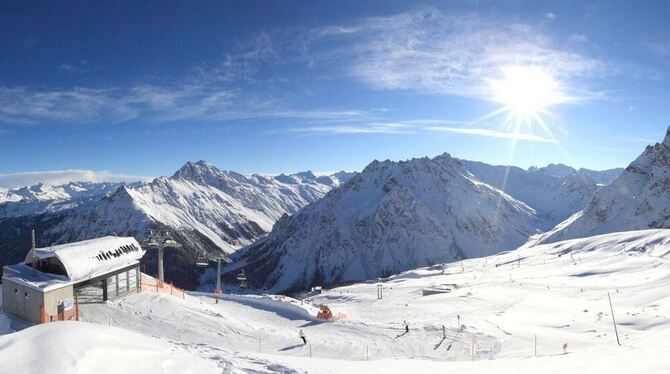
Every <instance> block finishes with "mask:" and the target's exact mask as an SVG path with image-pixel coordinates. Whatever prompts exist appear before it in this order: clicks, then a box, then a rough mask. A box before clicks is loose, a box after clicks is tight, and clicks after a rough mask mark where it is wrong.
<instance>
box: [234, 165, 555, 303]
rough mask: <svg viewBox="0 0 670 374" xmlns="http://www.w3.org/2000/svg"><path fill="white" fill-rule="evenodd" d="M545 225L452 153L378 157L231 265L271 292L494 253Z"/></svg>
mask: <svg viewBox="0 0 670 374" xmlns="http://www.w3.org/2000/svg"><path fill="white" fill-rule="evenodd" d="M545 227H546V222H543V221H542V220H541V219H540V218H539V217H538V216H537V215H536V213H535V211H534V210H533V209H532V208H530V207H529V206H527V205H526V204H524V203H522V202H519V201H517V200H515V199H514V198H512V197H510V196H509V195H507V194H504V193H503V192H501V191H500V190H498V189H496V188H494V187H491V186H489V185H487V184H485V183H483V182H481V181H479V180H478V179H477V178H475V177H474V176H473V175H472V174H470V173H469V172H468V171H466V170H465V169H464V168H463V166H462V164H461V162H460V161H459V160H457V159H454V158H452V157H451V156H449V155H448V154H446V153H445V154H443V155H441V156H438V157H435V158H433V159H428V158H422V159H413V160H410V161H404V162H391V161H384V162H378V161H374V162H373V163H371V164H370V165H368V166H367V167H366V168H365V170H363V172H361V173H360V174H359V175H357V176H356V177H354V178H353V179H352V180H350V181H349V182H348V183H346V184H344V185H343V186H341V187H340V188H338V189H336V190H333V191H331V192H330V193H329V194H328V195H326V197H325V198H323V199H322V200H319V201H317V202H316V203H313V204H310V205H309V206H307V207H306V208H304V209H303V210H301V211H300V212H299V213H298V214H296V215H294V216H291V217H283V218H282V219H281V220H279V221H278V222H277V224H276V225H275V227H274V229H273V231H272V233H271V234H270V235H269V236H268V237H266V238H264V239H261V240H259V241H258V242H257V243H255V244H254V245H252V246H249V247H246V248H245V249H244V250H243V251H242V252H240V253H237V254H236V255H235V256H234V260H236V261H237V263H233V264H232V265H231V267H230V268H229V269H230V271H231V272H233V273H234V272H235V271H236V270H235V269H236V268H238V267H240V266H242V267H244V269H245V270H246V271H247V272H248V273H249V274H251V275H252V276H253V277H254V278H255V279H257V280H258V281H257V282H263V286H264V287H269V288H271V289H272V290H273V291H286V290H298V289H304V288H306V287H309V286H310V285H314V284H334V283H337V282H343V281H352V280H363V279H372V278H376V277H380V276H386V275H390V274H395V273H398V272H400V271H403V270H407V269H411V268H414V267H418V266H422V265H429V264H434V263H437V262H447V261H454V260H458V259H462V258H469V257H480V256H485V255H490V254H492V253H497V252H499V251H501V250H506V249H507V250H509V249H513V248H515V247H516V246H518V245H520V244H522V243H524V242H525V241H526V239H527V237H528V236H529V235H530V234H533V233H534V232H536V230H538V229H540V228H545ZM252 286H253V284H252ZM255 286H260V285H258V284H256V285H255Z"/></svg>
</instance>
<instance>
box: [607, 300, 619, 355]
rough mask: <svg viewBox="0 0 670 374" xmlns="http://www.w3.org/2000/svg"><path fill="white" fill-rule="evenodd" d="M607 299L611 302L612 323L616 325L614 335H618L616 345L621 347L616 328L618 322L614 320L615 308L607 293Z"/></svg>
mask: <svg viewBox="0 0 670 374" xmlns="http://www.w3.org/2000/svg"><path fill="white" fill-rule="evenodd" d="M607 299H608V300H609V301H610V311H611V312H612V323H613V324H614V333H615V334H616V343H617V344H618V345H621V342H620V341H619V331H618V330H617V328H616V320H615V319H614V308H613V307H612V298H611V297H610V293H609V292H608V293H607Z"/></svg>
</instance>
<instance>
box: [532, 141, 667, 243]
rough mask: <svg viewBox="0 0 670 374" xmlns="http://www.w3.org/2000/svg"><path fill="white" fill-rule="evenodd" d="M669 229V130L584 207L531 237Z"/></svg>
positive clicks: (545, 238) (549, 238)
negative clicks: (552, 227) (542, 232)
mask: <svg viewBox="0 0 670 374" xmlns="http://www.w3.org/2000/svg"><path fill="white" fill-rule="evenodd" d="M668 227H670V129H669V131H668V134H666V137H665V139H664V140H663V142H662V143H656V144H655V145H650V146H647V148H646V149H645V151H644V152H643V153H642V154H641V155H640V156H639V157H638V158H637V159H636V160H635V161H633V162H632V163H631V164H630V165H629V166H628V167H627V168H626V169H625V171H624V172H623V174H621V176H619V177H618V178H617V179H616V180H614V182H612V183H611V184H609V185H607V186H604V187H602V188H601V189H600V190H599V191H598V192H597V193H596V194H595V196H594V197H593V199H592V200H591V201H590V202H589V204H588V205H587V206H586V207H585V208H584V210H583V211H580V212H578V213H576V214H575V215H573V216H571V217H569V218H568V219H567V220H565V221H563V222H561V223H560V224H559V225H558V226H556V227H555V228H554V229H552V230H551V231H549V232H547V233H545V234H542V235H541V236H539V237H536V238H534V241H537V242H546V243H549V242H556V241H560V240H565V239H572V238H581V237H587V236H593V235H599V234H605V233H610V232H618V231H630V230H643V229H649V228H668Z"/></svg>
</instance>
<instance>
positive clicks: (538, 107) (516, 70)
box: [490, 66, 565, 118]
mask: <svg viewBox="0 0 670 374" xmlns="http://www.w3.org/2000/svg"><path fill="white" fill-rule="evenodd" d="M502 73H503V78H502V79H500V80H491V81H490V84H491V88H492V90H493V95H494V100H496V101H498V102H500V103H502V104H503V105H505V107H506V108H505V109H506V110H508V111H510V112H512V113H513V114H514V115H515V116H517V117H522V118H523V117H526V118H527V117H533V116H535V115H537V114H538V113H540V112H543V111H546V110H547V109H548V108H549V107H551V106H552V105H555V104H559V103H561V102H563V101H565V97H564V95H563V94H562V93H561V91H560V87H559V84H558V82H557V81H556V80H554V79H553V78H552V77H551V76H550V75H549V74H548V73H547V72H545V71H544V70H542V69H541V68H539V67H537V66H511V67H506V68H503V69H502Z"/></svg>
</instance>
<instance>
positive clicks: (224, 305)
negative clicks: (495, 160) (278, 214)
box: [0, 230, 670, 373]
mask: <svg viewBox="0 0 670 374" xmlns="http://www.w3.org/2000/svg"><path fill="white" fill-rule="evenodd" d="M669 252H670V230H646V231H635V232H625V233H614V234H607V235H602V236H597V237H592V238H586V239H575V240H570V241H566V242H559V243H552V244H546V245H538V246H535V247H522V248H519V249H518V250H516V251H512V252H508V253H504V254H500V255H497V256H491V257H487V258H481V259H473V260H466V261H462V262H457V263H452V264H449V265H448V266H447V267H446V268H444V269H443V268H442V266H441V265H440V266H433V267H430V268H421V269H416V270H412V271H408V272H405V273H402V274H398V275H395V276H392V277H390V278H388V279H384V280H383V281H381V282H379V283H377V282H374V283H358V284H352V285H348V286H343V287H338V288H334V289H331V290H327V291H324V292H323V293H322V294H321V295H318V296H316V297H313V298H311V299H310V300H309V302H308V303H303V304H301V303H300V301H297V300H294V299H291V298H288V297H282V296H272V297H260V296H229V295H223V296H222V299H221V300H219V301H218V303H216V299H215V298H214V295H207V296H204V295H201V294H191V295H187V296H186V298H185V299H177V298H174V297H171V296H167V295H162V294H160V295H159V294H152V293H142V294H138V295H134V296H132V297H128V298H126V299H125V300H123V301H121V302H118V303H108V304H99V305H86V306H84V307H83V308H82V319H83V320H86V321H90V322H95V323H98V324H102V325H112V326H113V327H121V328H123V329H126V330H130V331H133V333H139V334H142V335H145V336H147V337H151V338H152V339H158V340H159V341H161V342H163V343H165V344H167V345H170V346H171V347H173V348H174V349H177V350H178V351H179V352H182V351H185V352H186V353H187V354H190V355H192V356H197V357H199V358H200V359H203V360H205V361H206V362H208V363H209V364H210V366H214V367H217V368H219V369H220V370H221V372H227V370H230V371H231V372H254V373H292V372H309V373H342V372H345V373H346V372H350V373H359V372H360V373H405V372H408V373H409V372H422V373H423V372H426V373H432V372H435V373H437V372H444V371H445V370H449V371H451V372H454V371H455V372H459V373H479V372H485V371H487V370H489V371H494V372H496V373H499V372H501V373H536V372H557V373H568V372H570V373H574V372H596V373H598V372H608V373H617V372H621V373H651V372H665V371H667V370H669V369H670V357H669V356H668V355H667V354H666V352H665V347H667V346H668V345H669V344H670V329H669V328H668V327H670V319H669V317H670V293H669V292H668V289H670V288H669V286H670V284H669V283H670V262H669V261H668V260H669V257H668V256H669V254H668V253H669ZM378 284H381V285H382V287H383V289H382V291H383V298H382V299H381V300H380V299H378V297H377V285H378ZM445 284H454V285H455V286H452V287H453V290H452V291H451V292H449V293H443V294H435V295H430V296H422V289H424V288H432V287H440V286H442V285H445ZM608 292H609V293H610V294H611V298H612V303H613V306H614V311H615V316H616V319H617V325H618V332H619V338H620V341H621V346H619V345H617V341H616V337H615V335H614V328H613V325H612V316H611V312H610V306H609V303H608V299H607V293H608ZM319 303H324V304H327V305H329V306H330V308H331V309H332V310H333V312H334V313H335V314H338V313H342V314H344V315H346V317H345V318H342V319H339V320H337V321H333V322H321V321H319V320H317V319H315V318H314V314H315V308H314V305H318V304H319ZM459 317H460V325H462V327H461V326H459V323H458V322H459ZM403 320H406V321H407V322H408V323H409V327H410V330H409V333H406V334H405V333H404V326H403ZM442 325H445V330H446V339H443V333H442ZM108 328H112V327H108ZM32 329H33V328H30V329H28V330H25V331H31V330H32ZM300 329H302V330H303V331H304V332H305V334H306V336H307V339H308V344H307V345H302V343H301V342H300V340H299V338H298V331H299V330H300ZM12 335H14V334H10V335H7V336H12ZM7 336H5V337H0V359H1V358H3V354H4V352H3V351H4V350H6V348H1V347H3V346H6V344H3V343H4V342H3V339H6V337H7ZM535 337H537V353H536V352H535V345H534V342H535ZM565 343H567V353H564V351H563V348H562V347H563V345H564V344H565ZM473 346H474V350H472V348H473ZM536 354H537V357H535V355H536ZM18 372H20V371H18Z"/></svg>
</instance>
